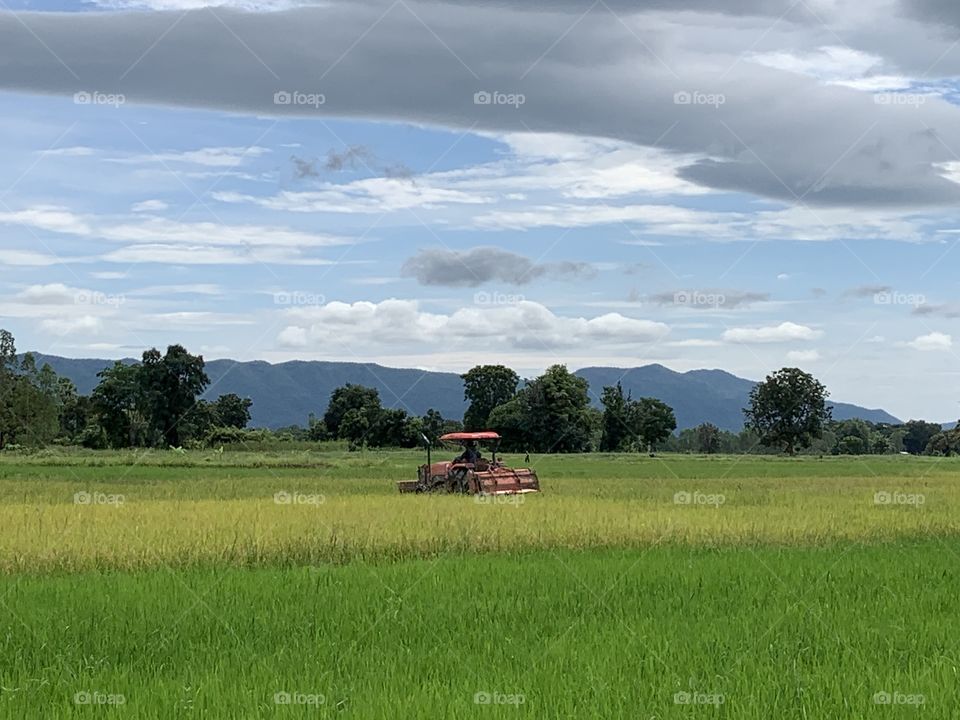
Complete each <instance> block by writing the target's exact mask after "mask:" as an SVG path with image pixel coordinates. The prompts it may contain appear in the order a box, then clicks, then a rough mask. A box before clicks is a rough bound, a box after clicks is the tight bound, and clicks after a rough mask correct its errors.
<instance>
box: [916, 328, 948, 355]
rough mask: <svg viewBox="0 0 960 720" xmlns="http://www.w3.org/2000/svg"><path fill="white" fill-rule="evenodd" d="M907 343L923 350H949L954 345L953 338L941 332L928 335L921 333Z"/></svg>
mask: <svg viewBox="0 0 960 720" xmlns="http://www.w3.org/2000/svg"><path fill="white" fill-rule="evenodd" d="M907 345H908V346H909V347H912V348H913V349H914V350H920V351H922V352H934V351H938V350H949V349H950V348H952V347H953V338H951V337H950V336H949V335H946V334H944V333H941V332H932V333H930V334H928V335H920V336H919V337H917V338H915V339H913V340H911V341H910V342H908V343H907Z"/></svg>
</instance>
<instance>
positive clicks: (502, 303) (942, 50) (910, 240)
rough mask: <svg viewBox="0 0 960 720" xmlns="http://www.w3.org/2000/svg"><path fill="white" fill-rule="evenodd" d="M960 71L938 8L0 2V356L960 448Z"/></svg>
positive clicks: (604, 0) (958, 37)
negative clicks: (813, 414)
mask: <svg viewBox="0 0 960 720" xmlns="http://www.w3.org/2000/svg"><path fill="white" fill-rule="evenodd" d="M958 45H960V5H957V4H955V3H953V2H948V0H873V1H871V2H855V1H852V0H851V1H848V0H710V1H708V0H670V1H669V2H668V1H667V0H640V1H639V2H637V1H633V2H627V1H626V0H596V1H595V2H591V1H590V0H585V1H582V2H581V1H578V0H553V1H552V2H549V3H548V2H537V1H536V0H534V1H527V2H519V1H518V0H502V1H501V2H481V1H480V0H427V1H420V0H395V1H394V2H390V1H389V0H323V1H321V0H316V1H313V0H276V1H273V2H268V1H267V0H219V1H218V0H95V1H92V2H68V1H67V0H53V1H51V2H45V1H41V0H0V156H2V157H3V159H4V162H3V163H0V327H5V328H7V329H9V330H10V331H12V332H13V333H14V335H15V336H16V338H17V344H18V348H19V349H20V350H34V351H38V352H43V353H49V354H57V355H64V356H68V357H101V358H121V357H136V356H139V355H140V353H141V352H142V351H143V350H144V349H146V348H148V347H154V346H156V347H161V348H162V347H164V346H166V345H168V344H171V343H181V344H184V345H185V346H186V347H187V348H188V349H189V350H191V351H193V352H198V353H202V354H203V355H204V357H205V358H207V359H213V358H235V359H240V360H253V359H259V360H266V361H269V362H282V361H286V360H291V359H303V360H311V359H317V360H338V361H374V362H379V363H382V364H384V365H389V366H394V367H418V368H424V369H431V370H452V371H460V372H462V371H464V370H466V369H469V368H470V367H472V366H473V365H475V364H478V363H504V364H507V365H510V366H512V367H514V368H515V369H517V370H518V371H519V372H521V374H523V375H526V376H530V375H532V374H534V373H538V372H540V371H542V370H543V369H544V368H546V367H547V366H549V365H551V364H554V363H565V364H567V365H568V366H569V367H571V368H580V367H586V366H595V365H604V366H616V367H623V368H627V367H634V366H638V365H643V364H648V363H654V362H656V363H661V364H663V365H666V366H667V367H670V368H673V369H675V370H678V371H685V370H691V369H697V368H721V369H725V370H728V371H730V372H733V373H735V374H737V375H740V376H742V377H747V378H751V379H761V378H763V377H764V376H765V375H767V374H768V373H770V372H772V371H774V370H776V369H778V368H780V367H783V366H796V367H801V368H803V369H804V370H807V371H809V372H811V373H813V374H814V375H816V376H817V377H818V378H819V379H820V380H821V381H823V382H824V383H825V384H826V385H827V387H828V389H829V390H830V391H831V394H832V397H833V398H834V399H835V400H839V401H845V402H854V403H857V404H861V405H865V406H869V407H882V408H884V409H886V410H888V411H889V412H892V413H893V414H895V415H897V416H898V417H901V418H903V419H908V418H920V417H923V418H926V419H930V420H935V421H938V422H939V421H950V420H955V419H956V418H957V417H958V415H960V405H958V402H960V393H958V392H954V391H953V387H954V384H955V382H956V381H957V376H958V371H957V370H955V368H956V367H958V365H960V363H958V360H960V332H958V327H957V322H958V318H960V287H958V279H957V273H956V271H955V268H956V267H957V262H958V261H960V250H957V249H956V248H955V245H956V243H957V241H958V240H960V217H958V214H960V213H958V210H957V208H958V207H960V107H958V106H957V105H958V103H960V84H958V77H960V47H958ZM954 335H957V338H956V342H955V340H954Z"/></svg>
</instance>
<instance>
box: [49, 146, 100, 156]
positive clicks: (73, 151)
mask: <svg viewBox="0 0 960 720" xmlns="http://www.w3.org/2000/svg"><path fill="white" fill-rule="evenodd" d="M94 153H96V150H94V149H93V148H91V147H84V146H82V145H78V146H74V147H63V148H53V149H51V150H41V151H40V154H41V155H55V156H61V157H90V156H91V155H93V154H94Z"/></svg>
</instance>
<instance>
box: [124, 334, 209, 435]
mask: <svg viewBox="0 0 960 720" xmlns="http://www.w3.org/2000/svg"><path fill="white" fill-rule="evenodd" d="M139 380H140V385H141V388H142V391H143V396H144V397H145V398H146V401H147V407H148V409H149V415H150V425H151V431H152V434H153V436H154V438H155V439H159V438H162V439H163V443H164V444H165V445H166V446H168V447H179V446H180V444H181V434H182V433H181V430H180V423H181V422H182V421H184V420H186V418H187V414H188V413H189V412H190V411H191V410H192V409H193V408H194V406H195V405H196V404H197V399H198V398H199V396H200V395H201V394H202V393H203V391H204V389H205V388H206V387H207V385H208V384H209V382H210V379H209V378H208V377H207V374H206V372H204V362H203V357H202V356H200V355H191V354H190V353H189V352H187V350H186V348H185V347H183V346H182V345H170V346H169V347H168V348H167V352H166V354H164V355H162V356H161V355H160V352H159V351H158V350H156V349H152V350H147V351H146V352H145V353H143V363H142V365H141V367H140V371H139Z"/></svg>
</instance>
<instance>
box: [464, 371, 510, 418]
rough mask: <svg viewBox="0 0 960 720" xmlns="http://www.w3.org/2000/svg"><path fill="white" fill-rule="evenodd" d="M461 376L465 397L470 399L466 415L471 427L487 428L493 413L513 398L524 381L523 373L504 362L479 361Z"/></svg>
mask: <svg viewBox="0 0 960 720" xmlns="http://www.w3.org/2000/svg"><path fill="white" fill-rule="evenodd" d="M460 377H461V378H463V399H464V400H466V401H468V402H469V403H470V406H469V407H468V408H467V411H466V413H464V416H463V426H464V428H466V429H467V430H486V429H487V426H488V423H489V420H490V413H492V412H493V410H494V408H496V407H497V406H498V405H503V404H504V403H506V402H509V401H510V399H511V398H513V396H514V395H515V394H516V392H517V385H518V384H519V383H520V376H519V375H517V374H516V373H515V372H514V371H513V370H511V369H510V368H508V367H504V366H503V365H478V366H476V367H475V368H473V369H472V370H470V371H469V372H467V373H466V374H464V375H461V376H460Z"/></svg>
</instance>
